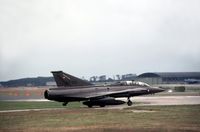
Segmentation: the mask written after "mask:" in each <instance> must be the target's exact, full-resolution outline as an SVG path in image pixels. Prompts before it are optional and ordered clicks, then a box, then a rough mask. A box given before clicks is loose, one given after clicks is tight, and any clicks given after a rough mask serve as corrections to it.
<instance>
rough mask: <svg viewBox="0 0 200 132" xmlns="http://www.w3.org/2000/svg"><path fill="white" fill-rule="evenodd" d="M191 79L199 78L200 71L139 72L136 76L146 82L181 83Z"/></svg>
mask: <svg viewBox="0 0 200 132" xmlns="http://www.w3.org/2000/svg"><path fill="white" fill-rule="evenodd" d="M191 79H193V80H200V72H152V73H151V72H149V73H143V74H140V75H139V76H137V78H136V80H138V81H142V82H146V83H148V84H180V83H181V84H183V83H186V80H191Z"/></svg>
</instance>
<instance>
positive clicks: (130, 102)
mask: <svg viewBox="0 0 200 132" xmlns="http://www.w3.org/2000/svg"><path fill="white" fill-rule="evenodd" d="M132 104H133V102H132V101H131V100H130V97H128V102H127V105H128V106H131V105H132Z"/></svg>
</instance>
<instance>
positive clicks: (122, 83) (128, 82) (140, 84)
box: [118, 81, 149, 87]
mask: <svg viewBox="0 0 200 132" xmlns="http://www.w3.org/2000/svg"><path fill="white" fill-rule="evenodd" d="M118 83H119V84H120V85H122V86H127V85H128V86H146V87H148V86H149V85H148V84H147V83H144V82H139V81H121V82H118Z"/></svg>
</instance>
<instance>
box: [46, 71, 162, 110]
mask: <svg viewBox="0 0 200 132" xmlns="http://www.w3.org/2000/svg"><path fill="white" fill-rule="evenodd" d="M52 73H53V76H54V79H55V82H56V84H57V87H56V88H50V89H48V90H46V91H45V92H44V97H45V98H46V99H48V100H53V101H58V102H63V106H66V105H67V103H69V102H75V101H83V104H84V105H87V106H88V107H90V108H91V107H93V106H100V107H105V106H106V105H120V104H124V103H126V102H125V101H121V100H116V98H119V97H126V98H127V105H128V106H131V105H132V104H133V102H132V101H131V100H130V97H133V96H139V95H147V94H154V93H158V92H162V91H164V90H163V89H161V88H157V87H151V86H149V85H148V84H146V83H143V82H137V81H122V82H117V83H114V84H109V85H106V84H103V85H95V84H92V83H90V82H88V81H85V80H82V79H80V78H77V77H74V76H72V75H70V74H67V73H64V72H62V71H52Z"/></svg>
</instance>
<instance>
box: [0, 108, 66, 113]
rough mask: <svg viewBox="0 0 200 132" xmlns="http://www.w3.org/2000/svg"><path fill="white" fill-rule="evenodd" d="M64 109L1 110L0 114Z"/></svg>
mask: <svg viewBox="0 0 200 132" xmlns="http://www.w3.org/2000/svg"><path fill="white" fill-rule="evenodd" d="M64 109H66V108H44V109H22V110H1V111H0V113H13V112H29V111H46V110H64Z"/></svg>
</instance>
